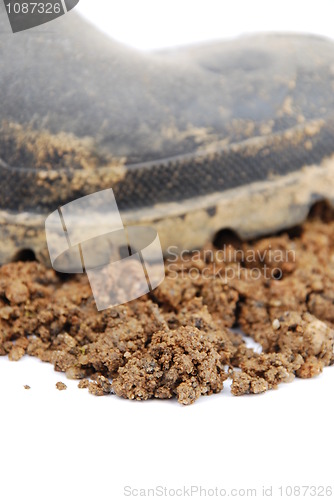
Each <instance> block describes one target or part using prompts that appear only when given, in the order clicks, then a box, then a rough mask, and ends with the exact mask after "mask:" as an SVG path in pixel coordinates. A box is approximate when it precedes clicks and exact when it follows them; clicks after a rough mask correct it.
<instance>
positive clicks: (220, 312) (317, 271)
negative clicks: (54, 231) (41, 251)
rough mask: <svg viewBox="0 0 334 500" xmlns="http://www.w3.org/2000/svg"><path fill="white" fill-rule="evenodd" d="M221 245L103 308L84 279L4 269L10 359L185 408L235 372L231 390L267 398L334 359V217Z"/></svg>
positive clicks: (3, 317)
mask: <svg viewBox="0 0 334 500" xmlns="http://www.w3.org/2000/svg"><path fill="white" fill-rule="evenodd" d="M221 244H222V243H221ZM222 250H223V249H222V248H215V247H213V246H211V245H208V246H207V247H206V248H204V249H202V251H201V252H200V253H198V254H196V258H195V257H194V256H191V255H189V258H187V259H183V260H181V259H180V260H179V261H177V262H174V261H173V263H172V264H171V262H168V261H166V279H165V281H164V282H163V283H162V285H161V286H160V287H159V288H158V289H157V290H155V292H154V294H153V293H151V294H148V295H146V296H144V297H142V298H140V299H138V300H136V301H133V302H131V303H129V304H126V305H122V306H118V307H115V308H113V309H109V310H106V311H103V312H98V311H97V309H96V306H95V302H94V299H93V297H92V292H91V289H90V286H89V283H88V280H87V278H86V277H85V276H83V275H80V276H74V277H72V278H70V279H68V278H67V279H65V278H62V277H61V276H59V275H57V274H56V273H55V272H54V271H53V270H50V269H46V268H45V267H44V266H43V265H41V264H39V263H37V262H24V263H23V262H18V263H12V264H8V265H5V266H2V267H1V268H0V355H3V356H6V355H7V356H8V357H9V359H10V360H12V361H18V360H19V359H20V358H22V357H23V356H24V355H29V356H36V357H38V358H40V359H41V360H43V361H45V362H49V363H52V364H53V365H54V368H55V370H56V371H59V372H65V373H66V375H67V377H68V378H69V379H77V380H79V385H78V386H79V388H82V389H88V391H89V392H90V393H91V394H93V395H96V396H105V395H110V394H116V395H118V396H121V397H124V398H128V399H134V400H146V399H149V398H159V399H168V398H173V397H176V398H177V399H178V401H179V402H180V403H182V404H185V405H187V404H191V403H193V402H194V401H195V400H196V399H197V398H198V397H199V396H201V395H210V394H213V393H218V392H220V391H221V390H222V389H223V384H224V381H225V380H226V379H227V378H229V377H231V379H232V386H231V390H232V394H234V395H242V394H258V393H262V392H264V391H266V390H268V389H272V388H276V387H277V386H278V385H279V384H280V383H282V382H290V381H292V380H293V379H294V378H295V377H301V378H310V377H314V376H316V375H318V374H319V373H320V372H321V371H322V370H323V368H324V367H326V366H329V365H332V364H333V363H334V354H333V345H334V217H333V213H332V212H331V211H330V210H329V209H328V208H326V209H323V208H322V209H321V210H320V209H319V210H315V211H314V213H313V214H312V218H311V219H310V220H308V221H306V222H305V223H304V224H303V226H301V227H300V228H298V230H295V231H290V232H286V233H283V234H281V235H278V236H275V237H271V238H262V239H259V240H257V241H254V242H248V243H242V242H240V241H237V240H234V241H232V242H230V243H228V244H227V246H226V242H224V253H223V254H222ZM227 250H228V251H227ZM222 255H223V256H224V258H223V259H222ZM250 256H252V258H250ZM194 269H195V270H197V271H198V272H196V273H194ZM255 271H256V272H255ZM235 327H238V328H240V329H241V330H242V332H244V334H246V335H248V336H250V337H252V338H253V339H254V340H255V341H256V342H258V343H259V344H260V345H261V346H262V352H261V353H259V352H255V351H254V350H253V349H250V348H248V347H247V345H246V342H245V335H244V334H241V333H240V332H238V331H236V329H235ZM232 328H233V329H232ZM61 384H62V383H58V384H57V388H58V389H60V385H61ZM58 385H59V387H58ZM62 385H65V384H62ZM65 387H66V386H65Z"/></svg>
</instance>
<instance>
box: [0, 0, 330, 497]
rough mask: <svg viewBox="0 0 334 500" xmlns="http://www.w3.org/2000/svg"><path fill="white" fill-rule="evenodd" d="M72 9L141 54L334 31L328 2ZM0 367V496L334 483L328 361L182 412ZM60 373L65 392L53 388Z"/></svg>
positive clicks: (102, 1) (104, 4)
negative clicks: (264, 389)
mask: <svg viewBox="0 0 334 500" xmlns="http://www.w3.org/2000/svg"><path fill="white" fill-rule="evenodd" d="M97 7H98V8H99V10H97ZM79 10H80V11H81V12H82V13H84V14H85V15H86V16H89V17H90V19H91V20H94V21H95V22H97V23H99V25H100V27H101V28H103V29H104V30H105V31H108V33H109V34H110V35H111V36H113V37H114V38H116V39H118V40H120V41H122V42H124V43H126V44H128V45H132V46H134V47H137V48H141V49H152V48H161V47H165V46H171V45H180V44H183V43H187V42H194V41H196V40H197V41H199V40H206V39H215V38H219V37H223V38H224V37H225V38H226V37H232V36H236V35H238V34H240V33H244V32H252V31H260V30H261V31H270V30H280V31H301V32H303V31H304V32H308V31H309V32H313V33H323V34H325V35H327V36H332V35H333V32H334V31H333V30H334V28H333V26H334V1H317V2H305V1H293V0H290V1H289V2H288V1H284V0H281V1H279V2H277V1H268V0H265V1H255V0H253V1H251V0H244V1H240V0H233V2H232V0H231V1H222V0H221V1H215V0H209V1H208V0H206V1H204V0H202V1H196V0H192V1H188V0H178V1H174V0H169V1H168V2H167V1H164V0H154V1H143V0H135V1H125V0H121V1H120V0H117V1H111V0H94V1H93V0H81V2H80V5H79ZM83 36H84V34H83ZM305 57H307V54H306V55H305ZM0 371H1V377H0V404H1V410H0V411H1V415H0V429H1V440H0V450H1V451H0V474H1V475H0V477H1V489H0V495H1V498H3V499H4V500H11V499H15V500H16V499H25V498H28V499H30V498H31V499H32V498H34V499H48V500H49V499H57V500H60V499H66V500H68V499H70V498H75V499H94V500H95V499H99V498H103V499H110V500H111V499H115V500H118V499H122V498H125V497H124V496H123V488H124V487H125V486H126V485H128V486H130V487H132V488H153V487H155V486H158V485H161V486H166V487H168V488H180V487H182V486H190V485H194V486H195V485H197V486H203V487H207V488H215V487H216V486H217V487H219V488H226V489H229V488H257V493H258V495H257V497H260V498H262V497H261V491H262V486H263V485H264V486H266V487H269V486H271V485H273V486H274V493H273V497H274V498H279V491H278V489H277V488H278V487H279V485H282V486H286V485H309V486H311V485H316V486H318V485H324V486H327V485H332V486H333V487H334V476H333V467H332V452H333V444H334V440H333V423H332V422H333V416H332V414H333V383H334V369H333V368H328V369H326V370H325V371H324V373H323V374H322V375H321V376H319V377H318V378H317V379H313V380H307V381H304V380H296V381H295V382H294V383H292V384H288V385H282V386H280V388H279V389H278V390H277V391H271V392H268V393H266V394H264V395H261V396H247V397H246V396H245V397H241V398H235V397H232V396H231V395H230V394H229V390H228V387H226V389H225V390H224V391H223V393H222V394H220V395H216V396H211V397H208V398H205V397H203V398H201V399H200V400H199V401H197V402H196V403H195V404H194V405H193V406H190V407H181V406H180V405H178V404H177V403H176V402H173V401H165V402H160V401H151V402H146V403H136V402H129V401H125V400H121V399H118V398H116V397H114V396H111V397H104V398H95V397H93V396H90V395H89V394H88V393H87V391H84V390H81V391H80V390H79V389H77V387H76V386H77V382H73V381H67V380H66V379H65V377H64V376H63V375H62V374H59V373H55V372H54V371H53V368H52V367H51V366H50V365H48V364H43V363H41V362H39V361H38V360H35V359H24V360H21V361H20V362H18V363H11V362H9V361H8V360H7V359H5V358H0ZM60 380H63V381H64V382H66V384H67V385H68V390H67V391H64V392H59V391H57V390H56V389H55V383H56V382H57V381H60ZM24 384H29V385H30V386H31V390H30V391H26V390H24V389H23V385H24ZM132 498H134V497H132ZM150 498H153V497H152V496H151V497H150ZM193 498H199V496H196V497H195V496H194V497H193ZM202 498H204V497H202ZM239 498H241V495H240V496H239ZM253 498H254V497H253ZM283 498H286V497H285V496H284V497H283ZM290 498H291V497H290ZM313 498H314V497H313Z"/></svg>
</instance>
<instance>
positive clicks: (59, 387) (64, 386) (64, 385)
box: [56, 382, 67, 391]
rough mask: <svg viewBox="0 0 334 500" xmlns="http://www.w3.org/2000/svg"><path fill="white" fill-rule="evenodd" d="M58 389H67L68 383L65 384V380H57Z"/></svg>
mask: <svg viewBox="0 0 334 500" xmlns="http://www.w3.org/2000/svg"><path fill="white" fill-rule="evenodd" d="M56 389H58V391H66V389H67V385H66V384H64V382H57V383H56Z"/></svg>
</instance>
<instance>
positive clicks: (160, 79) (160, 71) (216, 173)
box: [0, 3, 334, 262]
mask: <svg viewBox="0 0 334 500" xmlns="http://www.w3.org/2000/svg"><path fill="white" fill-rule="evenodd" d="M0 5H1V8H0V29H1V32H2V34H1V39H0V102H1V108H0V158H1V160H0V161H1V163H0V175H1V185H0V241H1V243H0V261H2V262H4V261H8V260H11V259H13V258H15V255H16V254H17V252H18V251H21V250H22V249H24V248H29V249H31V250H33V251H34V252H35V253H36V255H37V256H38V257H39V258H41V259H44V260H45V259H46V252H45V239H44V220H45V217H46V216H47V215H48V214H49V213H50V212H52V211H53V210H55V209H56V208H57V207H58V206H60V205H63V204H65V203H67V202H69V201H71V200H74V199H76V198H79V197H81V196H84V195H85V194H90V193H93V192H95V191H98V190H101V189H105V188H110V187H111V188H113V190H114V193H115V196H116V200H117V202H118V206H119V208H120V210H121V213H122V217H123V218H124V220H125V222H135V223H147V222H149V223H151V224H153V225H154V226H155V227H156V228H157V229H158V231H159V234H160V239H161V241H162V245H163V247H164V249H166V248H167V247H168V245H176V246H178V247H179V248H192V247H194V246H200V245H202V244H203V243H204V242H205V241H206V240H207V239H210V238H212V237H213V235H214V234H215V232H216V231H217V230H219V229H221V228H225V227H226V228H227V227H228V228H231V229H233V230H234V231H236V232H237V233H239V235H240V236H242V237H249V236H255V235H258V234H263V233H266V232H269V231H273V230H277V229H281V228H282V227H286V226H289V225H293V224H295V223H297V222H298V221H300V220H302V219H303V218H304V217H305V215H306V214H307V211H308V210H309V207H310V205H311V204H312V203H313V202H314V201H316V200H318V199H323V198H327V199H329V200H330V201H331V199H333V198H334V196H333V185H332V184H331V180H332V178H333V177H332V176H333V163H332V161H331V155H332V154H333V150H334V127H333V119H332V113H333V109H334V92H333V88H334V49H333V44H332V43H331V42H328V41H326V40H324V39H321V38H317V37H313V36H310V37H308V36H294V35H286V36H280V35H266V36H265V35H261V36H256V37H248V38H247V37H245V38H241V39H239V40H237V41H232V42H220V43H214V44H212V43H211V44H206V45H202V46H198V47H197V46H195V47H193V48H186V49H182V50H178V51H176V50H175V51H165V52H161V53H159V54H145V53H140V52H137V51H134V50H131V49H128V48H126V47H123V46H121V45H120V44H118V43H116V42H114V41H112V40H110V39H109V38H108V37H106V36H105V35H103V34H101V33H100V32H99V31H98V30H96V29H95V28H94V27H92V26H91V25H90V24H89V23H87V22H85V21H84V20H82V19H81V18H80V16H79V15H78V14H77V13H75V11H72V12H71V13H69V14H67V15H66V16H63V17H60V18H59V19H56V20H54V21H52V22H51V23H48V24H46V25H44V26H41V27H39V28H34V29H31V30H28V31H25V32H21V33H17V34H15V35H13V33H12V32H11V31H10V28H9V23H8V19H7V17H6V13H5V11H4V7H3V5H2V3H0ZM291 186H293V187H291ZM296 193H298V196H297V194H296Z"/></svg>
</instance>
